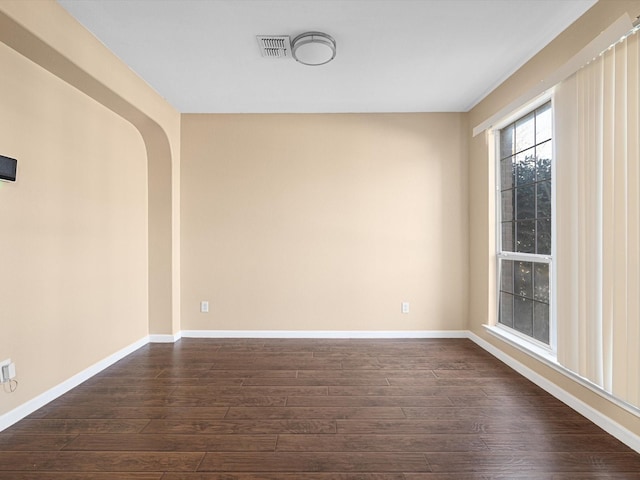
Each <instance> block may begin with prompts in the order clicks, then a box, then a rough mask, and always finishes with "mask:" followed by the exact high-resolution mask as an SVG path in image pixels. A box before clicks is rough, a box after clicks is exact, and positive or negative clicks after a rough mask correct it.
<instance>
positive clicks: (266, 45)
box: [256, 35, 291, 58]
mask: <svg viewBox="0 0 640 480" xmlns="http://www.w3.org/2000/svg"><path fill="white" fill-rule="evenodd" d="M256 38H257V39H258V45H259V46H260V53H261V54H262V56H263V57H265V58H290V57H291V42H290V40H289V37H288V36H287V35H258V36H257V37H256Z"/></svg>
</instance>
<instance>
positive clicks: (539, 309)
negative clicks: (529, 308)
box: [533, 302, 549, 345]
mask: <svg viewBox="0 0 640 480" xmlns="http://www.w3.org/2000/svg"><path fill="white" fill-rule="evenodd" d="M533 338H535V339H536V340H540V341H541V342H544V343H546V344H547V345H548V344H549V305H547V304H546V303H540V302H533Z"/></svg>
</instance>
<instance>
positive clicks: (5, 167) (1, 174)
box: [0, 155, 18, 182]
mask: <svg viewBox="0 0 640 480" xmlns="http://www.w3.org/2000/svg"><path fill="white" fill-rule="evenodd" d="M17 171H18V160H16V159H15V158H9V157H5V156H4V155H0V180H8V181H9V182H15V181H16V173H17Z"/></svg>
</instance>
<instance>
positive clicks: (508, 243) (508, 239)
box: [502, 222, 515, 252]
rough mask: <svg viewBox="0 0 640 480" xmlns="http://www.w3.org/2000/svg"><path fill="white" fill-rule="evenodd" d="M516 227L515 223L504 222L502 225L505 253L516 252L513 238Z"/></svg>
mask: <svg viewBox="0 0 640 480" xmlns="http://www.w3.org/2000/svg"><path fill="white" fill-rule="evenodd" d="M514 228H515V225H514V223H513V222H503V223H502V250H504V251H505V252H514V251H515V250H514V249H513V238H514V236H515V235H514V234H513V231H514Z"/></svg>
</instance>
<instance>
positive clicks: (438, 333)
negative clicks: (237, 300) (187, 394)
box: [180, 330, 467, 339]
mask: <svg viewBox="0 0 640 480" xmlns="http://www.w3.org/2000/svg"><path fill="white" fill-rule="evenodd" d="M180 333H181V336H182V338H309V339H313V338H329V339H330V338H353V339H357V338H363V339H364V338H369V339H376V338H381V339H384V338H389V339H391V338H467V330H380V331H377V330H365V331H361V330H183V331H182V332H180Z"/></svg>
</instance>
